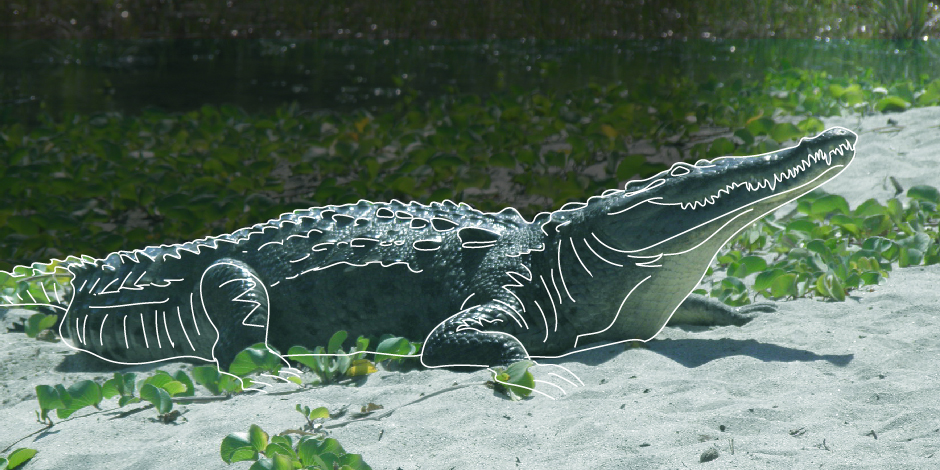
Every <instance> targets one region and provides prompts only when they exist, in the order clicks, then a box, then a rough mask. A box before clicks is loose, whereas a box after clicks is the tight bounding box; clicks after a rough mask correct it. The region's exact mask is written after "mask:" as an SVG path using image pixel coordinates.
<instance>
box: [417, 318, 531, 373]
mask: <svg viewBox="0 0 940 470" xmlns="http://www.w3.org/2000/svg"><path fill="white" fill-rule="evenodd" d="M515 326H516V323H515V321H514V319H513V318H512V317H510V316H509V315H508V314H507V312H506V310H505V309H501V308H497V307H494V306H492V305H487V304H484V305H478V306H475V307H471V308H468V309H466V310H462V311H460V312H458V313H456V314H454V315H452V316H451V317H450V318H448V319H447V320H444V321H443V322H441V323H440V324H438V325H437V326H436V327H435V328H434V330H432V331H431V333H430V334H429V335H428V337H427V339H425V341H424V348H423V350H422V353H421V363H422V364H424V365H425V366H426V367H462V366H468V367H490V366H505V365H509V364H512V363H513V362H516V361H520V360H523V359H528V358H529V354H528V352H526V349H525V347H524V346H523V345H522V343H521V342H520V341H519V340H518V339H517V338H516V337H515V336H513V335H512V334H510V333H508V332H506V331H505V330H510V331H513V330H514V329H515V328H514V327H515Z"/></svg>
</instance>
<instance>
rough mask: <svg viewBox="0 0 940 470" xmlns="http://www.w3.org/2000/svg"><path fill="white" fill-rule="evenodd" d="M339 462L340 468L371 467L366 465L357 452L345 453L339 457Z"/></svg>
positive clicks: (359, 468) (369, 469)
mask: <svg viewBox="0 0 940 470" xmlns="http://www.w3.org/2000/svg"><path fill="white" fill-rule="evenodd" d="M339 463H340V465H342V467H340V470H344V469H347V468H348V469H350V470H372V467H369V466H368V465H366V463H365V462H364V461H363V460H362V456H361V455H359V454H346V455H344V456H342V457H340V458H339Z"/></svg>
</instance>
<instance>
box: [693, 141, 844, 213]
mask: <svg viewBox="0 0 940 470" xmlns="http://www.w3.org/2000/svg"><path fill="white" fill-rule="evenodd" d="M846 150H851V151H855V148H854V147H853V145H852V142H851V141H849V140H846V141H845V142H843V143H841V144H839V145H838V146H837V147H836V148H834V149H832V150H830V151H828V152H826V151H825V150H822V149H819V150H817V151H816V152H814V153H809V154H807V156H806V158H804V159H803V160H800V162H799V163H797V164H796V165H793V166H792V167H790V168H789V169H788V170H787V171H783V172H780V173H775V174H774V175H773V178H770V179H768V178H764V179H763V180H761V181H759V182H757V183H753V182H748V181H739V182H734V183H729V184H727V185H725V187H724V188H721V189H719V190H718V191H717V192H715V194H712V195H711V196H706V197H704V198H702V199H701V200H697V201H692V202H682V203H679V207H681V208H682V209H683V210H685V209H696V208H698V207H705V206H707V205H709V204H714V203H715V201H716V200H717V199H718V198H720V197H721V196H722V194H729V193H731V191H734V190H735V189H737V188H739V187H741V186H744V187H745V188H747V190H748V191H759V190H761V189H770V190H771V191H775V190H776V188H777V183H781V182H783V181H785V180H789V179H792V178H795V177H796V176H798V175H799V174H800V173H803V172H805V171H806V170H807V169H808V168H810V167H812V166H813V164H814V163H817V162H819V161H820V160H823V161H825V162H826V166H831V165H832V156H833V155H835V154H836V153H838V154H839V155H840V156H842V155H844V154H845V151H846Z"/></svg>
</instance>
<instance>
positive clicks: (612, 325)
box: [0, 128, 858, 393]
mask: <svg viewBox="0 0 940 470" xmlns="http://www.w3.org/2000/svg"><path fill="white" fill-rule="evenodd" d="M857 138H858V136H857V135H856V134H855V133H854V132H852V131H850V130H848V129H844V128H833V129H829V130H827V131H825V132H823V133H821V134H819V135H817V136H816V137H813V138H804V139H801V140H800V142H799V143H798V144H797V145H794V146H792V147H788V148H785V149H781V150H778V151H775V152H768V153H765V154H761V155H755V156H742V157H721V158H716V159H714V160H712V161H708V160H701V161H699V162H697V163H696V164H694V165H691V164H687V163H676V164H674V165H673V166H672V167H671V168H669V169H667V170H665V171H663V172H661V173H659V174H657V175H655V176H652V177H650V178H646V179H644V180H639V181H631V182H628V183H626V185H625V188H624V189H623V190H608V191H605V192H604V193H603V194H602V195H601V196H594V197H591V198H589V199H588V201H587V202H586V203H568V204H565V205H564V206H562V208H561V209H559V210H557V211H555V212H551V213H541V214H539V215H537V216H536V217H534V218H533V219H532V220H531V221H528V220H526V219H524V218H522V216H521V215H519V213H518V212H517V211H516V210H515V209H513V208H506V209H504V210H503V211H500V212H497V213H483V212H479V211H476V210H474V209H472V208H471V207H470V206H468V205H466V204H456V203H453V202H451V201H444V202H442V203H432V204H431V205H422V204H418V203H414V202H412V203H409V204H405V203H402V202H400V201H397V200H392V201H391V202H389V203H373V202H370V201H365V200H360V201H359V202H358V203H356V204H347V205H343V206H327V207H318V208H311V209H306V210H298V211H294V212H291V213H286V214H283V215H282V216H281V217H280V218H279V219H273V220H271V221H268V222H267V223H263V224H257V225H255V226H252V227H248V228H245V229H241V230H238V231H236V232H233V233H231V234H227V235H221V236H218V237H208V238H205V239H200V240H196V241H193V242H188V243H183V244H175V245H160V246H156V247H147V248H144V249H141V250H135V251H119V252H114V253H111V254H109V255H107V256H106V257H104V258H102V259H94V258H90V257H82V258H80V259H78V258H71V259H70V260H65V261H63V260H56V261H59V262H60V263H62V264H63V266H60V267H59V268H58V269H62V270H65V271H64V272H62V274H66V273H67V275H70V276H71V277H72V279H71V281H70V286H71V297H70V298H69V299H68V300H67V301H66V300H65V296H66V294H67V293H60V292H59V291H58V289H56V290H55V291H54V292H53V295H49V293H48V292H45V291H44V294H45V296H46V299H45V302H40V301H37V300H36V299H35V298H33V296H32V294H30V293H29V292H28V291H26V292H27V294H28V295H29V296H30V299H29V300H27V299H23V298H22V297H21V296H19V295H17V296H16V297H15V298H11V297H10V296H4V297H2V299H3V300H5V301H6V302H8V304H6V305H0V306H5V307H10V306H21V307H28V306H37V305H44V306H49V307H53V308H56V309H59V310H62V311H64V312H65V316H64V318H63V320H62V322H61V324H60V328H59V333H60V335H61V336H62V337H63V338H68V339H69V341H66V344H68V345H69V346H70V347H72V348H73V349H76V350H78V351H83V352H86V353H89V354H92V355H94V356H96V357H98V358H100V359H103V360H105V361H108V362H112V363H116V364H122V365H133V364H146V363H153V362H161V361H167V360H176V359H189V360H198V361H205V362H209V363H214V364H216V366H217V367H218V368H219V372H221V373H223V374H225V372H223V371H222V369H223V367H222V361H225V360H230V359H231V358H230V357H222V358H220V357H219V353H220V350H219V349H220V348H222V349H223V350H224V352H225V353H226V354H230V353H232V352H233V351H235V352H237V350H240V349H241V348H242V347H244V346H247V345H249V344H253V343H254V342H259V341H253V340H252V339H260V340H262V341H263V342H264V344H265V345H267V347H268V349H269V350H272V352H274V348H273V346H274V345H273V344H272V341H271V339H272V338H271V337H270V336H269V335H271V334H273V335H274V336H275V337H276V338H280V337H281V336H285V335H288V336H289V335H292V334H293V335H295V336H296V335H301V337H302V335H303V334H304V333H303V332H302V331H299V330H303V329H304V328H306V327H308V326H309V325H315V324H317V323H318V320H321V321H323V322H324V323H329V322H333V323H335V324H337V325H340V326H345V327H344V328H343V329H353V330H354V329H355V328H354V327H355V326H357V325H355V324H350V325H344V323H343V322H344V319H345V318H347V317H348V318H350V320H349V321H350V322H352V323H356V320H355V319H356V318H358V317H359V316H361V315H366V317H365V319H364V320H361V321H360V323H359V324H363V323H372V322H368V320H369V319H372V320H374V321H375V322H376V323H380V324H379V325H378V326H376V327H375V328H376V329H377V330H376V331H378V332H385V331H383V330H382V328H385V327H386V326H388V325H395V324H396V323H395V322H396V321H398V322H399V323H414V325H406V326H413V327H414V328H416V329H418V330H424V331H426V332H427V333H426V336H425V339H424V349H423V351H422V353H421V354H420V355H418V356H419V357H420V358H421V362H422V364H423V365H425V366H426V367H429V368H435V367H451V368H453V367H474V368H490V367H492V366H494V365H505V364H508V363H510V362H514V361H515V360H521V359H530V360H535V359H555V358H562V357H565V356H568V355H570V354H573V353H575V352H582V351H587V350H592V349H596V348H600V347H606V346H610V345H614V344H620V343H624V342H628V341H642V342H645V341H649V340H650V339H652V338H653V337H655V336H656V335H657V334H659V332H660V331H662V329H663V328H664V327H665V326H666V324H667V323H668V322H669V321H670V319H671V318H673V316H674V315H675V314H676V312H677V311H679V309H680V308H708V309H713V310H716V313H717V314H720V315H723V318H724V320H721V321H723V322H724V323H721V324H729V323H734V324H739V323H735V322H738V321H747V318H745V319H744V320H741V318H742V316H741V315H740V314H746V313H748V312H749V311H750V309H743V310H738V311H735V310H734V309H730V308H728V307H721V306H717V305H714V302H711V303H709V302H708V301H707V300H705V299H699V298H698V296H692V295H691V292H692V290H693V289H694V288H695V286H696V285H697V284H698V283H699V282H700V281H701V280H702V278H703V277H704V274H705V270H706V268H707V266H708V263H709V262H710V261H711V260H712V258H713V257H714V256H715V254H716V253H717V250H718V249H719V248H720V247H721V246H723V245H724V244H725V243H726V242H727V240H729V239H730V238H731V237H733V236H734V235H735V234H737V233H738V232H740V231H741V230H743V229H744V228H745V227H747V226H749V225H750V224H751V223H752V222H753V221H755V220H757V219H759V218H761V217H763V216H765V215H767V214H769V213H770V212H773V211H774V210H776V209H777V208H779V207H780V206H782V205H783V204H785V203H787V202H789V201H791V200H793V199H795V198H797V197H799V196H800V195H802V194H804V193H806V192H808V191H809V190H811V189H815V188H817V187H819V186H820V185H822V184H823V183H825V182H826V181H828V180H830V179H832V178H834V177H835V176H837V175H838V174H840V173H841V172H842V171H844V170H845V168H846V167H847V166H848V164H849V163H851V161H852V159H853V158H854V155H855V146H856V143H857ZM374 268H381V269H380V270H376V269H374ZM195 276H198V281H195V280H194V277H195ZM15 277H16V276H15ZM437 286H441V287H440V289H437ZM357 287H358V288H360V291H356V288H357ZM53 288H54V289H55V285H53ZM422 289H423V290H422ZM428 290H430V292H432V293H437V294H438V295H427V292H426V291H428ZM390 291H391V292H390ZM397 291H401V293H398V292H397ZM360 292H361V293H360ZM420 294H425V296H424V297H421V296H420ZM30 300H31V302H30ZM372 301H374V302H372ZM687 303H688V304H693V303H694V304H695V305H686V304H687ZM370 308H371V309H374V310H376V311H370V310H369V309H370ZM382 308H386V309H387V310H382ZM447 309H450V310H449V311H451V312H455V313H452V314H450V315H446V314H444V313H445V311H447ZM278 315H287V316H290V317H291V319H290V320H284V319H283V318H280V319H278V318H277V316H278ZM311 316H312V317H315V318H313V319H309V318H307V317H311ZM745 316H746V315H745ZM334 317H336V318H334ZM424 317H436V318H437V319H436V320H433V321H430V320H432V319H428V318H424ZM272 318H274V319H275V320H276V321H280V322H282V323H279V324H278V325H277V328H276V329H275V331H274V332H273V333H272V331H271V330H272V323H271V322H272ZM89 319H91V321H89ZM305 321H309V323H307V324H305V323H304V322H305ZM383 321H384V322H385V323H382V322H383ZM333 323H329V324H331V325H332V324H333ZM220 328H221V329H220ZM389 328H393V327H389ZM295 330H298V331H295ZM325 330H326V329H324V331H325ZM259 333H260V334H259ZM330 333H332V331H330ZM370 333H375V331H370ZM310 334H313V333H310ZM317 334H319V335H320V336H319V337H321V338H322V336H323V333H321V332H317ZM396 334H397V333H396ZM375 335H376V336H377V334H375ZM402 336H406V337H407V335H402ZM233 338H234V339H233ZM96 340H97V344H96ZM246 343H247V344H246ZM595 343H599V344H595ZM530 351H532V353H531V354H530ZM356 354H360V352H357V353H356ZM314 355H317V354H314ZM321 355H327V356H329V355H333V354H321ZM125 356H126V357H127V358H130V359H129V360H127V359H123V358H125ZM279 356H280V355H279ZM280 357H281V359H282V360H284V362H285V364H288V368H287V369H285V370H284V371H285V373H288V374H297V371H296V369H292V368H290V367H289V363H287V361H286V360H285V359H284V357H283V356H280ZM464 359H466V360H464ZM536 364H537V365H540V366H548V367H559V368H561V369H562V370H563V371H565V372H566V373H567V374H569V375H570V376H571V377H573V378H574V380H575V381H577V382H580V380H579V379H577V376H575V375H574V374H573V373H571V371H570V370H568V369H566V368H564V367H562V366H559V365H555V364H538V362H537V361H536ZM549 375H551V376H553V377H556V378H559V379H561V380H563V381H565V382H567V383H569V384H571V385H572V386H575V385H576V384H575V383H574V382H573V381H570V380H568V379H565V378H564V377H561V376H560V375H557V374H549ZM540 382H541V381H540ZM546 383H549V384H550V385H553V386H556V387H557V385H555V384H551V383H550V382H546ZM582 385H583V383H582ZM559 388H560V387H559ZM562 393H564V390H563V389H562Z"/></svg>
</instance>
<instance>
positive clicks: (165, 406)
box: [140, 383, 173, 414]
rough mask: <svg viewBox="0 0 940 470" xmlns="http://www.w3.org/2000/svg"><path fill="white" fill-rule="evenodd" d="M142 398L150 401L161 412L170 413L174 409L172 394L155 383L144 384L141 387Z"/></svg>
mask: <svg viewBox="0 0 940 470" xmlns="http://www.w3.org/2000/svg"><path fill="white" fill-rule="evenodd" d="M140 398H141V399H143V400H147V401H149V402H150V403H151V404H153V407H154V408H155V409H156V410H157V412H159V413H160V414H166V413H169V412H170V410H172V409H173V400H172V399H171V398H170V394H169V393H167V391H166V390H164V389H162V388H158V387H155V386H154V385H153V384H149V383H148V384H144V386H143V387H140Z"/></svg>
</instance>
